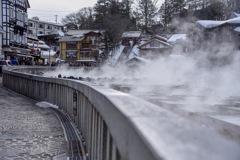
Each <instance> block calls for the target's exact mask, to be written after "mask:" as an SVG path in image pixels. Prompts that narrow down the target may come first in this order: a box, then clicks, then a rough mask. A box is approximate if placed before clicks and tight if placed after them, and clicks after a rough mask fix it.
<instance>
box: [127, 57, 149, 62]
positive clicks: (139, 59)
mask: <svg viewBox="0 0 240 160" xmlns="http://www.w3.org/2000/svg"><path fill="white" fill-rule="evenodd" d="M134 59H136V60H138V61H140V62H144V63H150V62H151V61H150V60H148V59H145V58H142V57H138V56H134V57H132V58H130V59H128V60H126V61H124V62H123V63H129V62H131V61H132V60H134Z"/></svg>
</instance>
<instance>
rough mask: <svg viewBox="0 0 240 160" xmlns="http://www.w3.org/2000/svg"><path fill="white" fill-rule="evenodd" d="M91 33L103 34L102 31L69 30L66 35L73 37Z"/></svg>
mask: <svg viewBox="0 0 240 160" xmlns="http://www.w3.org/2000/svg"><path fill="white" fill-rule="evenodd" d="M89 32H96V33H99V32H101V31H100V30H69V31H67V32H66V33H65V35H68V36H72V35H84V34H87V33H89Z"/></svg>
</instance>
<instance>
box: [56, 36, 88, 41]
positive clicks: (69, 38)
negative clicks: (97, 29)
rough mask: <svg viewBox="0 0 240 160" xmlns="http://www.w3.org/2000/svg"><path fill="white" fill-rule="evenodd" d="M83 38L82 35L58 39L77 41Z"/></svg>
mask: <svg viewBox="0 0 240 160" xmlns="http://www.w3.org/2000/svg"><path fill="white" fill-rule="evenodd" d="M82 40H84V36H83V35H73V36H64V37H62V38H60V39H59V42H79V41H82Z"/></svg>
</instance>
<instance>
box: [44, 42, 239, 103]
mask: <svg viewBox="0 0 240 160" xmlns="http://www.w3.org/2000/svg"><path fill="white" fill-rule="evenodd" d="M181 45H182V44H181ZM181 45H179V46H175V48H174V49H173V51H172V53H171V54H170V55H169V56H165V57H160V58H159V59H156V60H152V61H151V62H150V63H146V64H144V65H143V64H141V65H139V66H138V67H137V68H129V67H127V66H126V65H125V64H119V65H117V66H114V67H113V66H109V65H104V66H102V67H101V68H95V69H91V70H86V69H83V68H74V69H72V68H71V67H67V66H61V67H59V68H58V69H57V70H56V71H49V72H47V73H44V75H45V76H51V77H58V75H59V74H60V75H61V76H62V77H64V76H65V77H69V76H73V77H76V78H79V77H81V79H84V78H85V79H86V78H89V79H91V82H92V83H97V84H101V85H106V86H109V87H110V86H112V85H113V84H118V85H122V86H129V87H130V92H129V93H130V94H133V95H136V96H142V95H143V94H147V93H149V94H151V93H155V96H158V95H159V97H161V96H180V97H181V96H182V97H185V100H184V101H179V102H181V103H184V104H189V105H191V107H197V106H198V107H199V106H200V107H202V106H204V105H205V104H210V105H213V104H218V103H224V101H225V100H227V99H228V98H229V97H237V96H238V95H239V94H240V74H239V69H240V52H239V51H237V50H236V49H235V48H234V46H231V45H229V44H224V43H222V44H221V45H219V44H217V43H212V44H210V45H208V46H209V47H206V48H204V50H197V51H195V52H189V53H188V54H186V53H183V52H182V49H181V47H182V46H181ZM189 45H192V44H189ZM214 46H216V47H214ZM156 98H158V97H156ZM193 104H194V105H193Z"/></svg>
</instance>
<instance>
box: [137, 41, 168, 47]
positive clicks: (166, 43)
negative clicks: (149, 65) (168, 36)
mask: <svg viewBox="0 0 240 160" xmlns="http://www.w3.org/2000/svg"><path fill="white" fill-rule="evenodd" d="M153 41H157V42H159V43H162V44H164V45H166V46H169V47H172V45H171V44H170V43H168V42H164V41H161V40H158V39H151V40H149V41H147V42H145V43H143V44H141V45H140V46H139V48H141V47H143V46H145V45H147V44H149V43H151V42H153Z"/></svg>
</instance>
